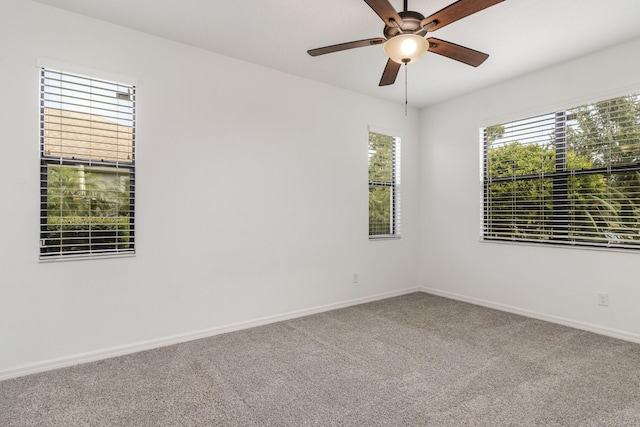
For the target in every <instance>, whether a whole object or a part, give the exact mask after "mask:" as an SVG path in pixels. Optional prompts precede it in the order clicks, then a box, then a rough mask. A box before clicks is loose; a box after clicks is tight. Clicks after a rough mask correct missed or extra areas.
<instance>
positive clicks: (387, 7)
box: [364, 0, 404, 27]
mask: <svg viewBox="0 0 640 427" xmlns="http://www.w3.org/2000/svg"><path fill="white" fill-rule="evenodd" d="M364 1H365V2H366V3H367V4H368V5H369V6H370V7H371V9H373V11H374V12H375V13H377V14H378V16H379V17H380V19H382V20H383V21H384V23H385V24H386V25H387V27H395V25H393V21H395V22H397V23H398V25H399V26H402V24H403V23H404V21H403V20H402V18H400V15H398V12H396V10H395V9H394V8H393V6H391V3H389V2H388V1H387V0H364Z"/></svg>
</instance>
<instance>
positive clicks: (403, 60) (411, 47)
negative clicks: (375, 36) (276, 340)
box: [382, 34, 429, 64]
mask: <svg viewBox="0 0 640 427" xmlns="http://www.w3.org/2000/svg"><path fill="white" fill-rule="evenodd" d="M382 48H383V49H384V52H385V53H386V54H387V56H388V57H389V58H390V59H391V60H392V61H393V62H397V63H398V64H411V63H412V62H415V61H417V60H418V59H420V57H421V56H422V55H424V53H425V52H426V51H427V50H428V49H429V42H428V41H427V40H426V39H425V38H424V37H421V36H419V35H417V34H398V35H397V36H394V37H391V38H390V39H389V40H387V41H386V42H385V43H384V45H383V46H382Z"/></svg>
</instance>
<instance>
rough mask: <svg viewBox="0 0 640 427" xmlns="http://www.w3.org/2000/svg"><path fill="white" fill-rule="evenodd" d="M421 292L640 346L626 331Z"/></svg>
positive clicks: (444, 293) (638, 339)
mask: <svg viewBox="0 0 640 427" xmlns="http://www.w3.org/2000/svg"><path fill="white" fill-rule="evenodd" d="M420 291H421V292H425V293H427V294H433V295H438V296H441V297H445V298H450V299H454V300H458V301H463V302H468V303H470V304H474V305H480V306H482V307H487V308H493V309H495V310H500V311H506V312H508V313H513V314H519V315H521V316H526V317H531V318H533V319H538V320H544V321H546V322H551V323H557V324H559V325H563V326H569V327H570V328H574V329H581V330H583V331H589V332H593V333H596V334H600V335H605V336H608V337H612V338H617V339H621V340H624V341H630V342H633V343H638V344H640V335H638V334H633V333H630V332H626V331H620V330H617V329H610V328H605V327H602V326H600V325H594V324H591V323H586V322H580V321H577V320H572V319H566V318H564V317H558V316H553V315H549V314H545V313H539V312H536V311H531V310H526V309H523V308H519V307H514V306H511V305H506V304H499V303H495V302H491V301H487V300H483V299H479V298H473V297H468V296H465V295H459V294H455V293H452V292H447V291H442V290H439V289H432V288H426V287H421V288H420Z"/></svg>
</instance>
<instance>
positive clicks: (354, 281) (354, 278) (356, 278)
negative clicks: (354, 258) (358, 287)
mask: <svg viewBox="0 0 640 427" xmlns="http://www.w3.org/2000/svg"><path fill="white" fill-rule="evenodd" d="M358 276H359V275H358V273H353V276H352V278H351V283H358V282H359V281H360V277H358Z"/></svg>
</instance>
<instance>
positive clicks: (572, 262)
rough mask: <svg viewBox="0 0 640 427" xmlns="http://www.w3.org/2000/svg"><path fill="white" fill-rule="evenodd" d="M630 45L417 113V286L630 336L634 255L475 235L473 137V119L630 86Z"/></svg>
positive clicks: (634, 320) (577, 101)
mask: <svg viewBox="0 0 640 427" xmlns="http://www.w3.org/2000/svg"><path fill="white" fill-rule="evenodd" d="M638 52H640V40H635V41H631V42H628V43H626V44H623V45H619V46H617V47H615V48H611V49H608V50H606V51H602V52H600V53H598V54H595V55H591V56H588V57H584V58H580V59H577V60H574V61H571V62H567V63H565V64H562V65H559V66H556V67H553V68H549V69H545V70H542V71H539V72H536V73H533V74H530V75H527V76H524V77H521V78H518V79H515V80H512V81H508V82H505V83H502V84H499V85H496V86H493V87H490V88H487V89H485V90H482V91H479V92H476V93H472V94H469V95H467V96H463V97H460V98H457V99H453V100H450V101H448V102H444V103H442V104H439V105H436V106H433V107H431V108H428V109H425V110H423V111H422V112H421V133H420V135H421V144H422V147H421V156H422V161H421V174H422V177H421V182H422V187H423V195H424V197H423V200H422V203H421V206H422V212H423V213H424V214H423V215H422V217H421V236H422V248H421V263H422V273H421V276H422V279H421V280H422V286H423V287H424V288H426V289H427V290H429V291H431V292H436V293H441V294H443V295H447V296H453V297H456V298H460V299H463V300H467V301H472V302H476V303H481V304H484V305H488V306H493V307H497V308H501V309H506V310H511V311H516V312H520V313H526V314H528V315H532V316H535V317H540V318H544V319H548V320H553V321H556V322H559V323H565V324H569V325H572V326H577V327H580V328H584V329H590V330H593V331H597V332H601V333H605V334H609V335H614V336H618V337H621V338H625V339H629V340H633V341H638V342H640V306H639V305H638V304H639V302H640V254H638V253H621V252H606V251H600V250H585V249H575V248H551V247H536V246H521V245H513V244H498V243H481V242H480V241H479V234H480V228H479V227H480V193H479V192H480V186H479V183H480V178H479V176H480V174H479V164H480V154H479V142H478V133H479V131H478V130H479V128H480V127H481V126H487V125H492V124H496V123H504V122H506V121H509V120H514V119H518V118H525V117H530V116H532V115H535V114H540V113H546V112H549V111H553V110H554V109H555V108H563V107H570V106H577V105H581V104H582V103H584V102H590V101H596V100H600V99H606V98H608V97H614V96H618V95H622V94H624V93H626V92H627V91H629V90H632V91H635V92H636V93H637V92H640V56H639V55H638ZM598 292H607V293H609V298H610V305H609V307H607V308H605V307H600V306H598V305H597V293H598Z"/></svg>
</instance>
